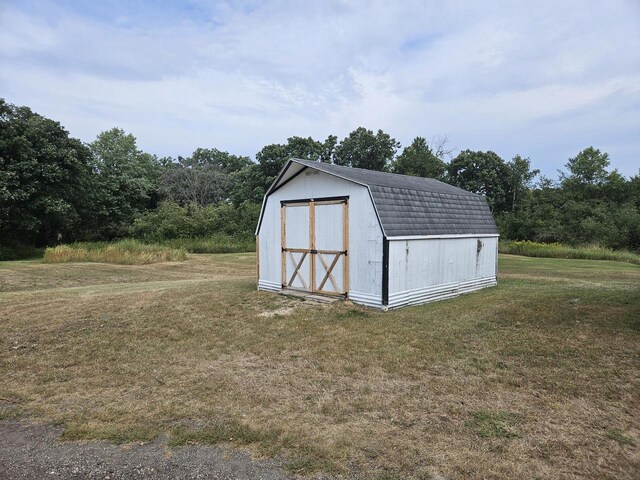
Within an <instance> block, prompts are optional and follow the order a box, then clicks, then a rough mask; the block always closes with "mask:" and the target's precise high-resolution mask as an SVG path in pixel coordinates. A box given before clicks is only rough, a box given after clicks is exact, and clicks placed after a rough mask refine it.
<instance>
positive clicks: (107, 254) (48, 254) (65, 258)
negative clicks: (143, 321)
mask: <svg viewBox="0 0 640 480" xmlns="http://www.w3.org/2000/svg"><path fill="white" fill-rule="evenodd" d="M186 258H187V252H186V251H185V250H184V249H181V248H172V247H168V246H165V245H148V244H144V243H141V242H139V241H137V240H120V241H118V242H114V243H106V242H85V243H73V244H69V245H58V246H57V247H50V248H47V249H46V250H45V252H44V258H43V262H44V263H66V262H98V263H115V264H119V265H145V264H149V263H158V262H171V261H182V260H185V259H186Z"/></svg>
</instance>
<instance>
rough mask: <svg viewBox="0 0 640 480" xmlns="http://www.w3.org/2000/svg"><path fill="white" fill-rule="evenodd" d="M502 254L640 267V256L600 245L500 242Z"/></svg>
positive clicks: (525, 241) (527, 241) (526, 241)
mask: <svg viewBox="0 0 640 480" xmlns="http://www.w3.org/2000/svg"><path fill="white" fill-rule="evenodd" d="M499 250H500V253H510V254H512V255H522V256H525V257H547V258H577V259H583V260H614V261H617V262H627V263H633V264H636V265H640V255H639V254H637V253H633V252H628V251H624V250H611V249H610V248H606V247H601V246H598V245H588V246H583V247H572V246H570V245H563V244H560V243H537V242H531V241H529V240H524V241H510V240H505V241H501V242H500V247H499Z"/></svg>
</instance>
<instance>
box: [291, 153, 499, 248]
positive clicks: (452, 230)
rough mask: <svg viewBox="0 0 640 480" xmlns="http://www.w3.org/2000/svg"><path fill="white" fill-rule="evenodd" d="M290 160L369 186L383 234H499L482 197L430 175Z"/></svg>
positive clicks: (392, 235) (390, 235)
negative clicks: (398, 173)
mask: <svg viewBox="0 0 640 480" xmlns="http://www.w3.org/2000/svg"><path fill="white" fill-rule="evenodd" d="M291 161H292V162H295V163H299V164H301V165H304V166H306V167H310V168H314V169H317V170H320V171H323V172H326V173H329V174H331V175H336V176H338V177H341V178H344V179H346V180H351V181H353V182H357V183H360V184H362V185H365V186H367V187H369V191H370V192H371V197H372V199H373V202H374V204H375V206H376V209H377V211H378V216H379V218H380V223H381V224H382V228H383V230H384V234H385V235H386V236H389V237H394V236H409V235H464V234H497V233H498V229H497V227H496V223H495V221H494V220H493V216H492V215H491V211H490V210H489V206H488V205H487V201H486V200H485V198H484V197H482V196H480V195H476V194H475V193H471V192H468V191H466V190H463V189H461V188H458V187H454V186H452V185H448V184H446V183H443V182H440V181H438V180H434V179H432V178H422V177H412V176H408V175H395V174H392V173H384V172H375V171H372V170H363V169H360V168H350V167H341V166H339V165H332V164H328V163H321V162H312V161H309V160H299V159H291Z"/></svg>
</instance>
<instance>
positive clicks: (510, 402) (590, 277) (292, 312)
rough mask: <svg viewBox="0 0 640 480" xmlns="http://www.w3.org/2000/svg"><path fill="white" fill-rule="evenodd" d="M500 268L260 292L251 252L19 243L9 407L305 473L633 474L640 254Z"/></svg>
mask: <svg viewBox="0 0 640 480" xmlns="http://www.w3.org/2000/svg"><path fill="white" fill-rule="evenodd" d="M499 268H500V271H499V277H498V286H497V287H495V288H488V289H484V290H482V291H479V292H476V293H473V294H469V295H464V296H461V297H459V298H455V299H451V300H446V301H441V302H436V303H431V304H427V305H421V306H415V307H409V308H403V309H399V310H394V311H390V312H381V311H377V310H373V309H367V308H363V307H360V306H357V305H353V304H349V303H343V302H336V303H334V304H331V305H320V304H314V303H309V302H304V301H301V300H300V299H297V298H289V297H284V296H281V295H276V294H269V293H264V292H257V291H256V289H255V255H254V254H250V253H247V254H226V255H195V254H194V255H189V256H188V257H187V259H186V260H185V261H184V262H171V263H157V264H149V265H134V266H129V265H113V264H83V263H69V264H42V263H37V262H6V263H5V264H3V265H2V268H1V269H0V325H1V327H2V328H0V345H3V346H4V347H3V348H2V349H0V371H2V372H3V377H2V382H0V412H2V411H3V408H4V411H7V409H9V411H10V410H13V409H15V410H16V411H19V412H22V413H21V414H23V415H26V416H27V417H28V418H32V419H38V420H40V421H48V422H52V423H55V424H59V425H62V426H63V427H64V428H65V430H64V434H63V438H64V439H67V440H86V439H108V440H111V441H114V442H118V443H123V442H124V443H126V442H133V441H146V440H150V439H153V438H155V437H158V436H166V437H167V438H168V439H169V443H170V445H171V446H172V448H173V446H178V445H184V446H186V445H190V444H193V443H211V444H218V443H222V444H229V445H235V446H238V447H244V448H249V449H250V450H251V451H252V452H254V453H255V454H256V455H261V456H264V455H266V456H273V457H276V458H278V459H281V460H282V464H283V466H284V467H285V468H286V469H288V470H289V471H291V472H294V473H299V474H307V475H314V474H321V473H325V474H329V475H337V476H341V477H342V478H403V479H404V478H406V479H422V478H438V477H441V478H447V479H458V478H460V479H467V478H470V479H481V478H482V479H485V478H493V479H497V478H521V479H523V480H525V479H534V478H536V479H544V478H549V479H555V478H569V479H578V478H592V479H601V478H602V479H614V478H616V479H618V478H621V479H625V478H629V479H632V478H635V477H636V476H637V472H638V470H639V469H640V456H639V455H638V444H639V443H640V441H639V433H638V432H639V431H640V420H639V418H638V414H637V412H638V411H640V380H639V378H638V371H639V370H640V267H638V266H636V265H632V264H629V263H621V262H613V261H592V260H572V259H555V258H533V257H520V256H514V255H501V256H500V262H499ZM274 312H277V314H275V315H274ZM3 415H5V416H6V415H9V413H4V414H3Z"/></svg>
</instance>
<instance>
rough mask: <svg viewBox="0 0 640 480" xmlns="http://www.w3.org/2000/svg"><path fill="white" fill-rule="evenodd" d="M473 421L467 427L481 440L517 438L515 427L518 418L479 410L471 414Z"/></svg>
mask: <svg viewBox="0 0 640 480" xmlns="http://www.w3.org/2000/svg"><path fill="white" fill-rule="evenodd" d="M472 416H473V420H472V421H470V422H469V425H470V426H471V428H472V429H473V431H474V432H475V433H476V434H477V435H478V436H479V437H482V438H489V437H501V438H514V437H517V436H518V433H517V432H516V430H515V425H516V424H517V423H518V422H517V420H518V417H517V416H516V415H513V414H511V413H508V412H495V411H491V410H479V411H477V412H473V414H472Z"/></svg>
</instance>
